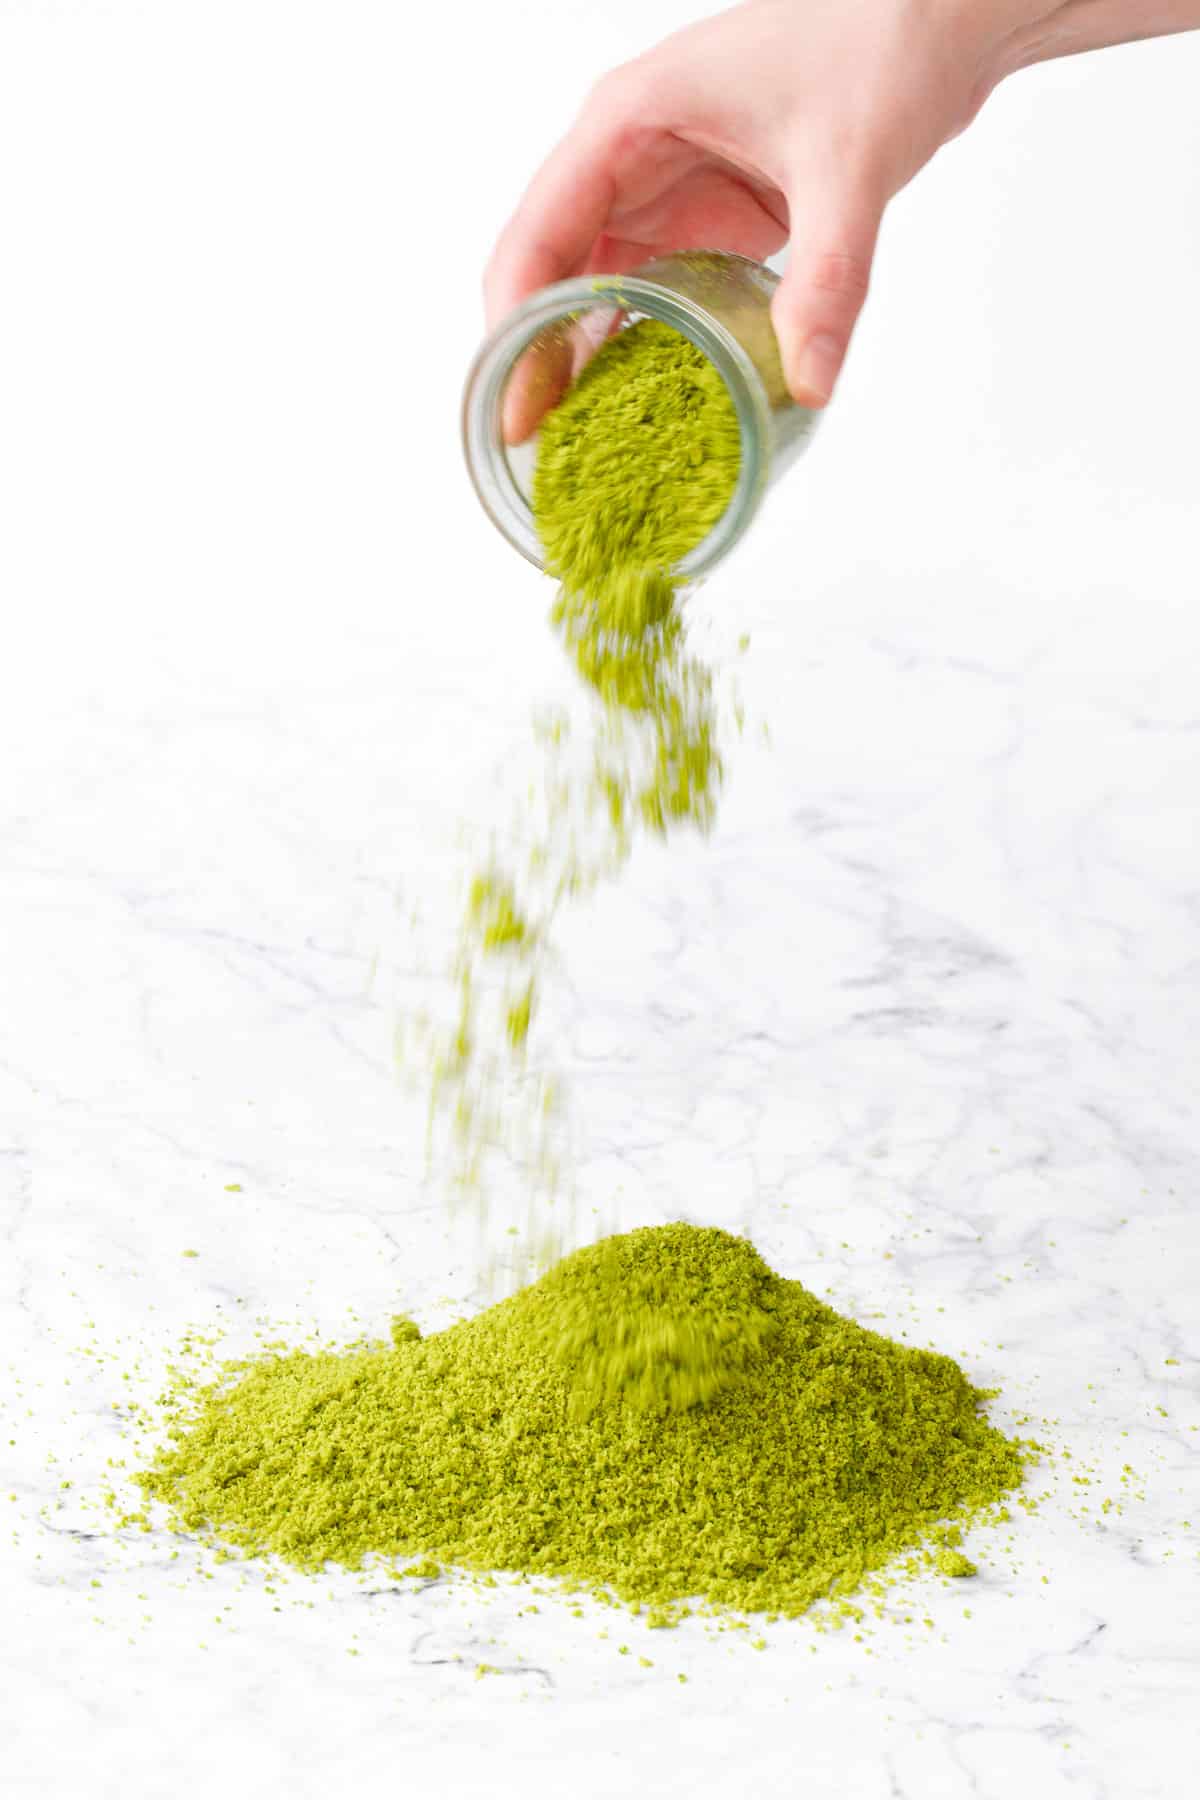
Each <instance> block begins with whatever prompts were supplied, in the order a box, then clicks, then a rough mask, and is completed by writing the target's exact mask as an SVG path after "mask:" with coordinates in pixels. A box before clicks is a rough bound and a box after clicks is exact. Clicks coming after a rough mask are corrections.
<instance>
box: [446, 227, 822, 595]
mask: <svg viewBox="0 0 1200 1800" xmlns="http://www.w3.org/2000/svg"><path fill="white" fill-rule="evenodd" d="M778 285H779V276H778V275H776V274H775V273H774V272H773V271H772V270H770V269H767V268H764V267H763V265H762V264H761V263H756V262H751V261H750V259H749V258H748V257H745V256H734V255H732V254H730V253H729V252H726V251H715V250H689V251H680V252H678V253H677V254H675V255H672V256H664V257H659V258H657V259H656V260H655V261H653V262H648V263H644V264H642V266H641V267H640V268H638V269H635V270H634V271H633V273H632V274H629V275H594V276H579V277H577V278H575V279H574V280H571V281H560V282H557V283H556V284H555V285H554V286H553V287H547V288H543V289H541V291H540V292H538V293H536V294H532V295H531V296H530V297H529V299H528V300H525V301H524V302H523V303H522V304H521V305H520V306H518V307H517V308H516V309H515V310H514V311H513V312H511V313H510V314H509V316H508V317H507V318H506V319H503V320H501V322H500V324H499V325H498V326H497V327H496V329H495V331H493V332H492V334H491V335H490V337H488V338H487V339H486V340H485V342H484V344H483V345H482V347H481V349H480V350H479V353H478V355H477V356H476V358H475V360H474V362H473V363H472V365H471V368H470V371H469V373H468V375H467V381H466V387H465V389H464V393H463V409H462V431H463V450H464V453H465V456H466V460H467V468H468V470H469V472H470V476H471V480H472V482H473V483H474V486H475V491H476V493H477V494H478V496H479V499H480V502H481V504H482V506H483V508H484V510H485V512H486V513H487V514H488V516H489V517H490V518H491V520H492V521H493V523H494V524H495V525H496V526H497V527H498V528H499V530H500V531H501V532H503V534H504V536H505V537H506V538H507V539H508V541H509V543H510V544H512V545H513V546H514V548H515V549H517V550H519V551H520V552H521V554H522V556H525V557H527V558H528V560H529V561H530V562H531V563H533V564H535V565H536V567H538V568H539V569H540V568H544V567H545V561H544V557H543V553H542V546H541V540H540V539H539V537H538V534H537V529H536V527H535V525H534V520H533V512H532V509H531V506H530V499H529V495H530V484H531V478H532V472H533V464H534V461H535V459H536V445H535V444H534V443H533V442H532V441H531V438H529V437H527V438H526V440H525V441H524V442H522V443H519V444H511V443H507V442H506V441H505V432H504V409H505V398H506V394H507V392H508V390H509V384H510V380H511V378H512V376H513V373H514V370H516V369H517V367H518V365H519V364H521V363H522V359H523V358H527V359H530V361H532V360H533V359H534V358H536V357H537V356H538V355H539V354H543V353H546V352H548V353H550V355H557V356H558V357H559V359H560V361H561V358H562V356H563V355H564V353H565V354H566V355H567V357H568V360H569V361H570V362H571V365H572V369H573V373H575V374H577V373H578V372H579V368H580V367H581V366H582V364H583V363H584V362H585V361H586V360H587V358H588V356H590V355H592V354H594V353H595V351H596V350H597V349H598V348H599V346H600V345H601V344H602V343H603V342H604V341H605V340H606V338H607V337H609V336H610V335H611V333H612V332H613V331H614V330H619V329H621V328H622V327H623V326H624V325H627V324H631V323H632V322H633V321H634V320H636V319H639V318H652V319H661V320H662V322H663V323H664V324H665V325H671V326H673V327H674V328H675V330H676V331H680V332H682V333H683V335H684V337H686V338H689V339H690V340H691V342H692V343H693V344H695V345H696V346H697V348H698V349H700V350H702V351H703V352H704V354H705V355H706V356H707V357H708V358H709V360H710V361H711V363H712V364H713V366H714V368H715V369H716V370H717V372H718V373H719V374H720V376H721V377H722V379H723V381H724V382H725V385H726V387H727V388H728V389H729V393H730V396H731V398H732V400H733V404H734V408H735V410H736V412H737V420H738V429H739V432H740V434H741V464H740V467H739V471H738V479H737V486H736V487H735V488H734V491H733V495H732V498H731V499H730V502H729V505H728V506H727V507H726V509H725V511H724V513H723V514H722V516H721V518H720V519H718V521H717V523H716V524H715V525H714V526H713V528H712V530H711V531H710V532H709V533H708V536H707V537H705V538H703V539H702V540H701V542H700V543H699V544H697V545H696V546H695V548H694V549H693V550H691V551H689V552H688V554H687V556H685V557H684V558H683V560H682V562H681V563H680V564H679V566H678V567H677V569H676V570H675V573H676V575H678V577H679V578H680V579H681V580H682V581H693V580H695V579H696V578H697V577H698V576H701V575H707V574H709V573H710V572H711V570H712V569H714V568H715V567H716V565H717V564H718V563H719V562H720V561H721V560H722V558H723V557H725V556H727V555H728V554H729V552H730V550H731V549H732V548H733V546H734V544H736V543H737V542H738V540H739V539H740V538H741V537H742V536H743V534H744V533H745V531H746V529H747V527H748V526H749V525H750V523H751V521H752V520H753V518H754V515H755V513H756V512H757V511H758V508H759V505H760V504H761V502H762V498H763V495H764V494H765V493H766V491H767V488H768V487H769V486H771V485H772V484H773V483H774V482H775V481H777V480H778V479H779V477H780V475H782V474H783V473H784V471H785V470H786V469H788V468H790V466H791V464H792V463H793V462H794V461H795V460H796V458H797V457H798V456H799V455H800V453H801V452H802V451H803V450H804V449H805V448H806V447H807V445H808V443H809V441H810V439H811V438H812V435H813V433H814V431H815V430H816V426H817V420H818V419H819V417H820V413H819V412H817V411H813V410H810V409H809V408H807V407H803V406H797V405H796V403H795V401H794V400H793V399H792V397H791V395H790V394H789V393H788V390H787V384H786V382H785V380H784V376H783V365H782V363H781V361H780V357H779V346H778V344H777V342H776V339H775V332H774V328H773V327H772V324H771V300H772V297H773V295H774V293H775V289H776V288H777V287H778ZM525 368H526V369H528V368H529V362H528V361H527V362H526V363H525ZM559 391H561V387H560V389H559Z"/></svg>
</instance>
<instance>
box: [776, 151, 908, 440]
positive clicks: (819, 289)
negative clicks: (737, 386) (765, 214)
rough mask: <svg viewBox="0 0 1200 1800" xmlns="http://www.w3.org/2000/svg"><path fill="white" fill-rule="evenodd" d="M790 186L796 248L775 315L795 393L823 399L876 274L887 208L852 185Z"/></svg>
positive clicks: (813, 402)
mask: <svg viewBox="0 0 1200 1800" xmlns="http://www.w3.org/2000/svg"><path fill="white" fill-rule="evenodd" d="M816 185H817V184H816V183H814V182H811V181H806V182H804V183H802V184H795V185H794V186H790V187H789V190H788V204H789V210H790V212H791V219H792V253H791V258H790V260H789V262H788V267H787V271H786V273H785V275H784V278H783V281H782V282H781V284H780V286H779V288H778V289H777V290H776V293H775V299H774V301H773V303H772V307H771V319H772V323H773V324H774V326H775V335H776V337H777V338H778V340H779V349H780V354H781V356H782V358H783V369H784V374H785V376H786V378H787V384H788V388H789V390H790V392H791V395H792V398H793V399H794V400H796V401H798V402H799V404H800V405H801V406H824V405H825V403H826V402H827V401H828V399H829V398H830V396H831V394H832V393H833V390H834V387H835V385H836V383H837V379H838V375H839V373H840V372H841V367H842V363H843V361H844V360H845V355H846V350H847V347H848V346H849V343H850V337H851V333H852V332H853V330H854V326H855V323H856V321H857V319H858V315H859V313H860V312H861V310H862V305H863V301H864V300H865V299H866V297H867V287H868V284H869V281H870V275H871V263H872V261H873V259H874V255H875V244H876V240H877V238H878V236H879V224H880V218H881V215H882V207H881V206H880V205H879V204H878V203H877V202H876V201H875V200H874V199H873V198H871V197H869V196H867V195H865V194H854V193H853V192H852V191H849V190H847V191H846V192H844V193H842V194H840V195H836V196H828V195H827V196H824V197H820V196H818V194H817V193H816V191H815V190H816Z"/></svg>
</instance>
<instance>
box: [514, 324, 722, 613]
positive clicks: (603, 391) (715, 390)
mask: <svg viewBox="0 0 1200 1800" xmlns="http://www.w3.org/2000/svg"><path fill="white" fill-rule="evenodd" d="M739 462H740V439H739V433H738V422H737V414H736V412H735V411H734V405H733V401H732V399H731V398H730V395H729V390H728V389H727V388H726V386H725V383H724V382H723V381H722V379H721V377H720V375H718V373H717V371H716V369H715V368H714V367H713V365H712V363H710V362H709V360H708V358H707V357H706V356H705V355H704V353H703V351H701V350H698V349H697V348H696V346H695V345H694V344H692V343H690V342H689V340H688V339H687V338H685V337H682V336H681V335H680V334H679V332H677V331H673V330H672V329H671V327H670V326H668V325H664V324H663V323H662V322H661V321H660V320H658V319H643V320H641V321H640V322H639V323H638V324H636V325H631V326H630V327H628V329H626V330H624V331H621V332H618V333H617V335H616V337H614V338H612V339H611V340H610V342H609V343H607V344H606V345H605V346H604V348H603V349H602V350H601V351H600V352H599V353H598V354H597V355H596V356H595V357H594V358H593V359H592V361H591V362H590V363H589V364H588V365H587V367H586V368H585V369H584V371H583V373H582V374H581V375H580V377H579V379H578V381H576V383H575V385H574V386H573V387H572V388H571V390H570V392H569V393H568V395H567V396H566V398H565V399H564V400H563V401H562V403H561V405H559V406H557V407H555V409H554V410H553V412H551V413H549V414H548V415H547V417H546V419H545V420H544V421H543V424H542V428H541V432H540V434H539V438H538V453H537V466H536V469H535V472H534V478H533V513H534V518H535V519H536V521H537V528H538V535H539V536H540V537H541V540H542V544H543V546H544V548H545V552H546V566H547V568H548V569H549V570H550V572H551V574H553V575H557V576H558V577H559V579H560V580H561V581H562V582H563V584H564V586H565V587H566V589H567V590H568V592H569V593H570V594H571V595H572V596H574V597H578V596H585V597H586V598H587V599H588V600H590V601H592V602H594V603H595V604H596V606H597V609H598V617H599V619H600V622H601V624H602V625H603V627H604V628H606V629H607V628H609V627H611V626H613V625H614V624H615V625H617V626H619V628H620V629H621V630H622V631H623V632H626V633H628V632H631V631H632V632H634V633H636V632H637V631H638V630H639V628H640V624H641V621H639V620H638V619H637V618H636V617H630V615H629V613H628V595H629V587H628V577H629V575H630V573H631V572H633V573H637V572H648V573H651V574H658V575H667V576H669V575H670V574H671V573H672V571H673V570H674V569H675V567H676V566H677V564H678V563H679V562H681V561H682V559H683V558H684V557H685V556H686V555H687V553H688V551H689V550H693V549H694V548H695V546H696V545H697V544H698V543H700V541H701V539H702V538H704V537H706V536H707V535H708V533H709V532H710V531H711V530H712V528H713V526H714V525H715V524H716V523H717V521H718V519H719V518H720V517H721V514H722V513H723V512H724V511H725V509H726V507H727V506H728V505H729V501H730V499H731V498H732V495H733V490H734V486H735V484H736V482H737V475H738V466H739Z"/></svg>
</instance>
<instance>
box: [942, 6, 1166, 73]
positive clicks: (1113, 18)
mask: <svg viewBox="0 0 1200 1800" xmlns="http://www.w3.org/2000/svg"><path fill="white" fill-rule="evenodd" d="M965 5H966V10H967V11H971V10H972V4H971V0H965ZM1010 11H1011V12H1012V13H1013V15H1014V16H1013V17H1012V18H1011V19H1010V20H1009V21H1008V22H1007V23H1006V24H1005V25H1004V26H1003V28H1002V30H1001V32H1000V35H999V36H998V38H997V39H996V41H995V44H994V47H993V58H992V62H993V71H994V75H995V79H994V81H993V86H995V85H998V84H999V82H1001V81H1003V80H1004V79H1005V78H1006V76H1009V75H1014V74H1016V72H1017V70H1018V69H1027V68H1030V67H1032V65H1033V64H1034V63H1039V62H1050V61H1052V60H1054V59H1055V58H1057V57H1062V56H1078V55H1080V54H1081V53H1082V52H1083V51H1086V50H1102V49H1105V48H1107V47H1108V46H1110V45H1113V44H1125V43H1132V42H1134V41H1135V40H1137V39H1141V38H1154V37H1169V36H1171V35H1172V34H1173V33H1176V32H1181V31H1191V30H1194V29H1195V28H1196V27H1197V26H1200V0H1056V3H1050V4H1047V3H1046V0H1043V3H1042V4H1041V5H1034V6H1026V7H1024V8H1021V7H1016V6H1014V7H1013V8H1011V9H1010ZM1018 14H1020V15H1023V16H1016V15H1018Z"/></svg>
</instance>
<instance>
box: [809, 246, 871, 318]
mask: <svg viewBox="0 0 1200 1800" xmlns="http://www.w3.org/2000/svg"><path fill="white" fill-rule="evenodd" d="M870 284H871V271H870V268H869V266H868V264H867V263H866V261H865V260H864V259H863V258H862V257H861V256H854V255H852V254H851V253H850V252H849V251H845V250H827V251H826V252H825V253H824V254H823V255H821V256H818V257H817V259H816V261H815V262H814V264H813V270H812V286H813V288H814V290H815V291H816V292H817V293H819V294H828V295H830V296H831V297H832V298H833V299H836V300H841V301H844V302H845V303H846V304H847V305H848V306H853V307H859V306H861V305H862V303H863V301H864V300H865V299H866V297H867V289H868V288H869V286H870Z"/></svg>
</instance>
